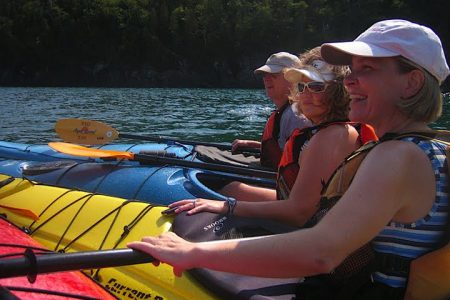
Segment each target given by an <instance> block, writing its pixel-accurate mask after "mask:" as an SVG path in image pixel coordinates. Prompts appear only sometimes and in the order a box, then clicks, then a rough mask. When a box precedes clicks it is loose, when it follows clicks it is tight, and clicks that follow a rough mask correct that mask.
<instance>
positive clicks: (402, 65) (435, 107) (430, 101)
mask: <svg viewBox="0 0 450 300" xmlns="http://www.w3.org/2000/svg"><path fill="white" fill-rule="evenodd" d="M396 61H397V65H398V69H399V71H400V73H402V74H404V73H408V72H411V71H413V70H420V71H421V72H422V73H423V74H424V77H425V80H424V83H423V86H422V87H421V88H420V90H419V91H418V92H417V93H416V94H415V95H414V96H412V97H410V98H407V99H403V100H402V101H400V102H399V103H398V104H397V106H398V107H399V108H400V110H401V111H402V112H403V113H405V114H406V115H407V116H408V117H409V118H412V119H414V120H416V121H421V122H426V123H431V122H434V121H436V120H437V119H439V117H440V116H441V114H442V105H443V96H442V93H441V90H440V88H439V82H438V81H437V80H436V78H435V77H434V76H433V75H431V74H430V73H429V72H428V71H426V70H424V69H423V68H422V67H420V66H418V65H417V64H415V63H413V62H412V61H410V60H408V59H406V58H404V57H402V56H399V57H398V58H397V59H396Z"/></svg>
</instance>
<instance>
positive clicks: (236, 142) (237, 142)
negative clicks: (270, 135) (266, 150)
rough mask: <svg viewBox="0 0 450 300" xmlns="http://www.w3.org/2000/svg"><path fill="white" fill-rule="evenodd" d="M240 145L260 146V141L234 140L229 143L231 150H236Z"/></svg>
mask: <svg viewBox="0 0 450 300" xmlns="http://www.w3.org/2000/svg"><path fill="white" fill-rule="evenodd" d="M240 147H248V148H257V149H258V148H261V142H258V141H252V140H234V141H233V142H232V143H231V152H234V151H236V150H237V149H239V148H240Z"/></svg>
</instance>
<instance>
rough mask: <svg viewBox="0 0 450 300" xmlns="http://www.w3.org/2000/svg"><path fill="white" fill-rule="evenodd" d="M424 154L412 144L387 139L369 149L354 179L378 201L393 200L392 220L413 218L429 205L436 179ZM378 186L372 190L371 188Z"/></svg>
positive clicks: (410, 219) (404, 220) (432, 199)
mask: <svg viewBox="0 0 450 300" xmlns="http://www.w3.org/2000/svg"><path fill="white" fill-rule="evenodd" d="M434 180H435V179H434V172H433V168H432V165H431V163H430V161H429V159H428V157H427V155H426V154H425V153H424V152H423V151H422V150H421V149H420V148H419V147H418V146H417V145H415V144H414V143H411V142H405V141H387V142H383V143H381V144H380V145H378V146H376V147H375V148H374V149H373V150H372V151H370V152H369V154H368V155H367V157H366V158H365V159H364V161H363V162H362V164H361V167H360V168H359V170H358V172H357V174H356V176H355V182H358V183H360V184H361V185H359V189H361V190H365V191H370V193H372V194H373V195H378V197H377V202H379V203H380V202H383V203H384V204H383V205H386V202H391V204H392V203H396V205H398V206H397V208H398V210H397V213H396V214H395V217H394V220H396V221H402V222H411V221H415V220H416V219H418V218H419V217H422V216H423V215H424V214H425V213H426V212H427V211H428V210H429V209H430V206H431V205H432V203H433V201H434V195H435V182H434ZM374 186H376V187H377V188H376V189H375V190H373V189H372V188H373V187H374Z"/></svg>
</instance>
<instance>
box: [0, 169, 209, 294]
mask: <svg viewBox="0 0 450 300" xmlns="http://www.w3.org/2000/svg"><path fill="white" fill-rule="evenodd" d="M165 208H166V207H162V206H155V205H152V204H149V203H144V202H137V201H132V200H124V199H121V198H115V197H110V196H104V195H98V194H90V193H86V192H82V191H76V190H68V189H65V188H59V187H53V186H46V185H39V184H36V183H34V182H31V181H28V180H26V179H16V178H12V177H10V176H5V175H0V214H2V215H4V216H6V218H7V219H8V220H9V221H11V222H13V223H14V224H16V225H18V226H20V227H25V228H27V229H28V230H29V232H30V234H31V236H32V237H33V238H35V239H36V240H37V241H38V242H40V243H42V244H43V245H44V246H46V247H48V248H50V249H51V250H55V251H63V252H78V251H92V250H100V249H116V248H125V247H126V243H127V242H129V241H134V240H139V239H141V238H142V237H143V236H147V235H151V236H154V235H158V234H160V233H162V232H166V231H169V230H171V227H172V218H171V217H167V216H163V215H161V211H162V210H164V209H165ZM37 217H38V219H37ZM35 219H37V220H35ZM88 274H90V275H91V276H93V277H94V278H95V279H96V280H98V281H99V282H100V283H101V284H102V285H104V286H105V287H106V288H107V289H108V290H109V291H111V292H112V293H113V294H114V295H116V296H117V297H119V298H122V299H160V300H162V299H213V298H214V296H213V295H212V294H211V293H210V292H208V291H207V290H206V289H205V288H203V287H202V286H201V285H200V284H199V283H197V282H196V281H195V280H194V279H193V278H191V277H190V276H189V274H187V273H185V274H183V276H182V277H176V276H175V275H174V274H173V271H172V268H171V267H170V266H168V265H164V264H162V265H160V266H159V267H155V266H153V265H152V264H149V263H148V264H139V265H131V266H123V267H116V268H104V269H97V270H90V271H88Z"/></svg>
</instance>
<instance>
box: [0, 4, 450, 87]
mask: <svg viewBox="0 0 450 300" xmlns="http://www.w3.org/2000/svg"><path fill="white" fill-rule="evenodd" d="M449 12H450V1H448V0H428V1H424V0H415V1H408V0H368V1H354V0H329V1H327V0H309V1H298V0H297V1H296V0H272V1H270V0H266V1H262V0H259V1H257V0H229V1H226V0H199V1H193V0H160V1H155V0H14V1H0V42H1V44H2V46H1V47H0V85H1V86H105V87H109V86H111V87H218V88H221V87H224V88H226V87H234V88H253V87H260V86H261V82H260V80H259V79H258V78H255V77H254V76H253V72H252V71H253V69H254V68H255V67H258V66H260V65H261V64H263V63H264V62H265V60H266V59H267V57H268V56H269V55H270V54H271V53H274V52H278V51H288V52H291V53H294V54H298V53H300V52H302V51H304V50H305V49H309V48H312V47H315V46H317V45H320V44H321V43H323V42H330V41H341V40H352V39H354V38H355V37H356V36H357V35H358V34H359V33H361V32H362V31H363V30H365V29H366V28H367V27H368V26H370V25H371V24H373V23H374V22H376V21H378V20H382V19H387V18H403V19H408V20H411V21H415V22H417V23H420V24H423V25H426V26H429V27H431V28H433V30H434V31H435V32H436V33H437V34H438V35H439V36H440V37H441V39H442V42H443V44H444V47H445V49H446V55H447V58H448V56H449V53H450V18H449V17H448V13H449ZM444 90H446V91H448V90H450V84H449V80H448V79H447V82H446V84H445V86H444Z"/></svg>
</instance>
